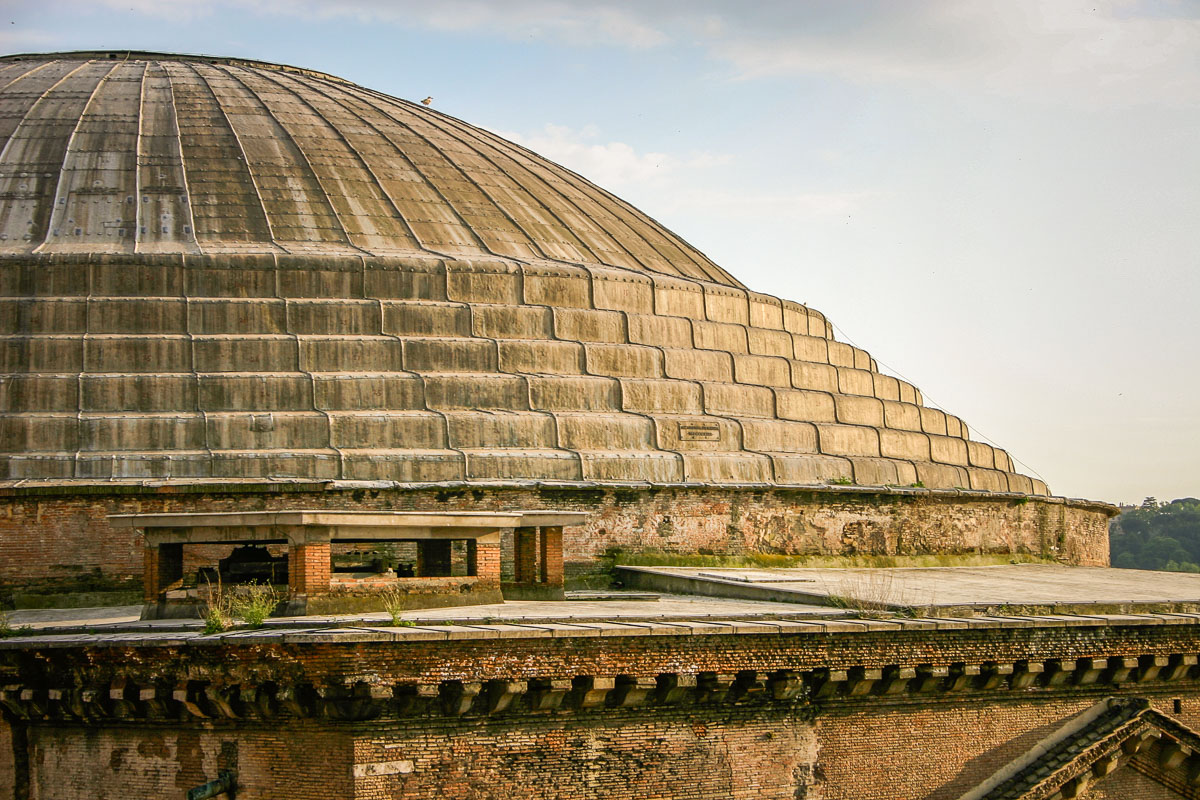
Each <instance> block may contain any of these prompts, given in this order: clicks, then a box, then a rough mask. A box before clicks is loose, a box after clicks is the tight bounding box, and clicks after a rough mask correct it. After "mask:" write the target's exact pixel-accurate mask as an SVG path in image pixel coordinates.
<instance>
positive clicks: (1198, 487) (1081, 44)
mask: <svg viewBox="0 0 1200 800" xmlns="http://www.w3.org/2000/svg"><path fill="white" fill-rule="evenodd" d="M0 49H3V50H4V51H6V52H10V53H18V52H44V51H57V50H78V49H87V50H91V49H138V50H158V51H168V52H179V53H204V54H210V55H222V56H235V57H243V58H254V59H260V60H265V61H274V62H280V63H286V64H293V65H297V66H304V67H308V68H311V69H316V70H320V71H323V72H328V73H332V74H334V75H338V76H340V77H343V78H346V79H348V80H351V81H354V82H355V83H359V84H361V85H364V86H367V87H369V88H372V89H377V90H380V91H383V92H386V93H388V94H392V95H395V96H398V97H403V98H407V99H411V100H420V99H422V98H424V97H427V96H432V97H433V98H434V99H433V106H434V107H435V108H437V109H438V110H440V111H443V112H445V113H448V114H452V115H454V116H456V117H460V118H462V119H464V120H466V121H468V122H471V123H472V124H475V125H479V126H482V127H486V128H489V129H491V130H493V131H496V132H499V133H501V134H503V135H505V136H507V137H508V138H510V139H513V140H516V141H518V142H520V143H521V144H524V145H526V146H527V147H530V148H532V149H533V150H536V151H537V152H539V153H541V154H542V155H545V156H547V157H549V158H551V159H552V160H555V161H557V162H559V163H561V164H564V165H565V166H567V167H570V168H571V169H574V170H576V171H577V172H580V173H582V174H583V175H584V176H586V177H588V178H590V179H591V180H593V181H594V182H596V183H598V184H600V185H601V186H603V187H605V188H606V189H609V190H610V191H613V192H614V193H616V194H617V195H619V196H621V197H623V198H625V199H626V200H628V201H630V202H632V203H633V204H634V205H636V206H638V207H639V208H640V209H642V210H643V211H645V212H646V213H648V214H649V215H650V216H652V217H654V218H655V219H657V220H659V221H660V222H662V223H663V224H665V225H666V226H667V227H668V228H670V229H671V230H673V231H675V232H677V233H679V234H680V235H681V236H683V238H685V239H687V240H688V241H689V242H690V243H692V244H693V245H695V246H696V247H698V248H699V249H700V250H702V251H703V252H704V253H705V254H707V255H708V256H709V257H710V258H712V259H713V260H714V261H716V262H717V263H718V264H720V265H721V266H723V267H724V268H725V269H727V270H728V271H729V272H731V273H732V274H733V275H735V276H736V277H738V278H739V279H740V280H741V281H742V282H743V283H745V284H746V285H747V286H749V287H750V288H752V289H754V290H756V291H761V292H766V293H769V294H774V295H776V296H780V297H783V298H786V299H789V300H795V301H798V302H802V303H807V304H809V305H811V306H812V307H814V308H817V309H819V310H821V311H822V312H824V313H826V314H827V315H828V316H829V318H830V319H831V321H832V322H833V323H834V324H835V326H836V332H837V338H839V339H840V340H842V341H849V342H852V343H853V344H856V345H858V346H860V347H863V348H864V349H866V350H868V351H870V352H871V354H872V355H873V356H875V358H876V359H877V360H878V362H879V363H880V365H881V369H882V370H883V371H885V372H890V373H891V374H894V375H897V376H900V377H903V378H906V379H908V380H910V381H911V382H912V383H914V384H915V385H916V386H917V387H919V388H920V389H921V390H922V392H923V393H924V396H925V401H926V403H927V404H929V405H936V406H938V407H941V408H944V409H946V410H947V411H950V412H951V413H954V414H956V415H958V416H960V417H962V418H963V419H964V420H965V421H966V422H967V424H968V425H969V426H970V428H971V435H972V438H976V439H981V440H983V441H990V442H992V443H994V444H996V445H998V446H1000V447H1003V448H1005V449H1007V450H1008V451H1009V452H1010V453H1011V454H1012V455H1013V457H1014V458H1015V459H1016V460H1017V461H1018V468H1019V469H1020V470H1021V471H1023V472H1026V473H1027V474H1032V475H1037V476H1040V477H1042V478H1043V479H1044V480H1046V481H1047V482H1048V483H1049V484H1050V487H1051V489H1052V490H1053V491H1054V493H1055V494H1059V495H1065V496H1068V497H1084V498H1089V499H1095V500H1106V501H1109V502H1135V503H1137V502H1141V500H1142V499H1143V498H1144V497H1146V496H1154V497H1157V498H1158V499H1160V500H1170V499H1174V498H1177V497H1187V496H1193V497H1195V496H1200V321H1198V320H1200V314H1198V313H1197V306H1198V305H1200V146H1198V145H1200V138H1198V133H1200V0H1190V1H1185V0H1156V1H1153V2H1150V1H1147V2H1136V1H1134V0H1090V2H1076V1H1075V0H990V1H987V2H983V1H977V0H926V1H924V2H918V1H917V0H913V1H912V2H902V1H901V0H828V1H818V0H813V1H811V2H807V1H806V0H740V1H739V2H733V1H732V0H626V1H621V0H494V1H493V2H486V1H485V0H442V1H441V2H438V0H424V2H421V1H420V0H348V1H347V2H333V1H332V0H326V1H322V0H205V2H195V0H189V2H174V0H86V2H83V1H81V0H38V1H37V2H31V1H29V0H18V1H16V2H14V1H13V0H0Z"/></svg>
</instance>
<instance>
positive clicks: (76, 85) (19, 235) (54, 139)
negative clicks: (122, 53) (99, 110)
mask: <svg viewBox="0 0 1200 800" xmlns="http://www.w3.org/2000/svg"><path fill="white" fill-rule="evenodd" d="M111 69H112V66H111V65H108V64H105V65H97V64H95V63H93V62H85V63H83V64H80V65H79V66H78V67H77V68H76V69H73V70H70V71H68V72H66V73H65V74H64V75H62V76H61V77H59V78H58V80H56V81H54V83H52V84H51V85H49V86H45V88H44V89H43V90H42V92H41V93H40V94H39V96H38V98H37V100H36V101H35V102H34V103H33V104H32V105H31V106H29V109H28V111H27V112H26V113H25V115H24V116H23V117H22V118H21V121H20V122H19V123H17V127H16V129H15V130H14V131H13V133H12V135H11V136H10V137H9V139H8V141H7V143H6V144H5V147H4V151H3V153H0V175H2V176H3V182H2V183H0V194H3V195H4V196H6V198H7V197H12V198H13V199H19V200H21V201H24V202H20V203H14V204H12V205H8V214H7V220H6V222H7V225H6V226H5V227H6V230H5V231H4V233H5V234H6V235H7V237H8V238H9V239H16V240H17V241H23V242H24V243H25V244H24V246H23V247H21V248H20V249H21V250H24V251H26V252H28V251H30V250H36V249H37V248H39V247H40V246H41V245H42V244H43V243H45V241H46V239H47V237H48V235H49V233H50V224H51V220H52V219H53V218H54V211H55V201H56V200H57V199H58V184H59V180H60V178H61V175H62V169H63V162H64V161H65V160H66V157H67V148H68V146H69V145H70V141H71V137H72V135H73V134H74V133H75V130H76V128H77V126H78V125H79V121H80V117H81V115H82V113H83V109H84V108H85V107H86V106H87V103H88V101H89V100H90V99H91V98H92V94H93V92H95V90H96V88H97V87H98V86H99V84H100V81H101V79H102V78H103V77H104V76H105V75H107V74H108V72H109V71H110V70H111ZM76 75H79V76H80V79H79V80H78V81H72V80H71V79H72V78H74V77H75V76H76ZM48 77H49V76H48ZM10 202H11V201H10ZM6 205H7V204H6Z"/></svg>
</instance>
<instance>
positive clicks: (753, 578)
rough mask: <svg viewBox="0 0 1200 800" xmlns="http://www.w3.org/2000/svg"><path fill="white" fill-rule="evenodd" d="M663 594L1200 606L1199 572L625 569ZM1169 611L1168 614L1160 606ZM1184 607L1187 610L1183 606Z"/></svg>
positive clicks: (1026, 567)
mask: <svg viewBox="0 0 1200 800" xmlns="http://www.w3.org/2000/svg"><path fill="white" fill-rule="evenodd" d="M620 569H621V570H622V574H623V575H624V576H625V577H626V583H627V584H628V585H631V586H633V587H636V588H641V589H658V590H660V591H670V590H672V589H675V590H679V589H683V588H684V587H686V589H687V591H689V592H693V593H705V594H713V595H718V596H723V597H736V598H738V599H753V598H757V599H762V600H770V601H774V602H780V601H786V600H787V599H788V598H789V597H790V598H792V599H795V600H797V601H798V602H799V603H801V604H807V605H812V604H814V603H821V602H825V603H830V604H835V605H842V606H847V607H851V608H852V607H854V606H855V605H856V604H867V605H873V604H874V605H884V606H914V607H928V608H949V607H956V606H976V607H980V606H984V607H990V608H996V607H1000V606H1009V607H1012V608H1014V609H1016V608H1021V607H1029V606H1059V607H1062V606H1076V607H1083V606H1088V605H1095V606H1118V605H1125V606H1139V605H1140V606H1156V605H1157V606H1166V605H1172V604H1181V605H1196V604H1200V575H1194V574H1189V573H1180V572H1151V571H1148V570H1135V569H1112V568H1108V567H1069V566H1063V565H1058V564H1002V565H994V566H970V567H886V568H878V567H876V568H854V567H848V568H797V569H788V568H756V569H743V568H728V569H721V568H714V567H620ZM1161 610H1167V609H1161ZM1181 610H1182V609H1181Z"/></svg>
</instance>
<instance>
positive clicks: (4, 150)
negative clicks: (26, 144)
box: [0, 61, 83, 164]
mask: <svg viewBox="0 0 1200 800" xmlns="http://www.w3.org/2000/svg"><path fill="white" fill-rule="evenodd" d="M55 63H58V62H57V61H46V62H43V63H41V64H38V65H37V66H36V67H34V68H33V69H31V70H26V71H25V72H22V73H21V74H20V75H18V76H16V77H15V78H13V79H12V80H10V81H9V82H8V83H6V84H4V86H3V88H0V92H2V91H5V90H7V89H8V87H10V86H12V85H13V84H14V83H16V82H17V81H20V80H24V79H26V78H28V77H29V76H31V75H33V74H34V73H35V72H39V71H41V70H43V69H45V68H47V67H49V66H50V65H51V64H55ZM81 69H83V65H82V64H81V65H80V66H78V67H76V68H75V69H73V70H69V71H68V72H67V73H66V74H65V75H63V76H61V77H60V78H58V79H57V80H56V81H55V82H54V83H53V84H51V88H53V87H54V86H57V85H58V84H59V83H61V82H62V81H63V80H64V79H66V78H68V77H70V76H71V75H73V74H74V73H76V72H78V71H79V70H81ZM48 91H50V90H49V89H47V90H45V91H43V92H42V94H41V96H40V97H38V98H37V99H35V100H34V101H33V102H32V103H30V104H29V108H27V109H25V113H24V115H22V117H21V119H19V120H17V123H16V124H15V125H13V129H12V132H11V133H9V135H8V138H7V139H5V140H4V144H3V146H0V164H3V163H4V156H5V155H7V154H8V146H9V144H11V143H12V140H13V137H14V136H16V133H17V131H18V130H20V129H21V125H22V123H24V122H25V118H26V117H28V116H29V112H30V111H32V110H33V109H34V107H35V106H37V104H38V103H40V102H41V101H42V98H44V97H45V96H46V92H48Z"/></svg>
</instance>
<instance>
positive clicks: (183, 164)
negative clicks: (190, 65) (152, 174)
mask: <svg viewBox="0 0 1200 800" xmlns="http://www.w3.org/2000/svg"><path fill="white" fill-rule="evenodd" d="M154 63H155V65H156V66H157V65H158V62H157V61H156V62H154ZM158 68H159V69H160V70H161V71H162V75H163V78H164V79H165V80H166V82H167V89H168V94H169V96H170V98H171V120H172V122H174V123H175V147H176V148H178V150H179V178H180V180H181V181H183V196H184V198H185V203H184V205H185V206H186V207H187V220H188V230H190V231H191V232H192V233H191V236H192V243H193V244H195V246H196V250H197V251H199V252H200V253H203V252H204V248H203V247H202V246H201V245H200V236H199V234H198V232H197V231H196V215H195V214H194V213H192V188H191V185H190V184H189V183H188V174H187V158H186V157H185V156H184V154H183V134H182V133H181V132H180V130H179V109H178V108H177V107H176V105H175V82H174V81H173V80H171V73H170V72H168V71H167V70H166V69H164V68H163V67H161V66H159V67H158ZM149 71H150V68H149V66H147V68H146V72H147V73H148V72H149ZM142 80H143V81H144V80H145V77H143V78H142ZM143 97H144V95H143ZM138 136H139V139H140V137H141V123H140V122H139V123H138ZM139 171H140V165H139Z"/></svg>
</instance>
